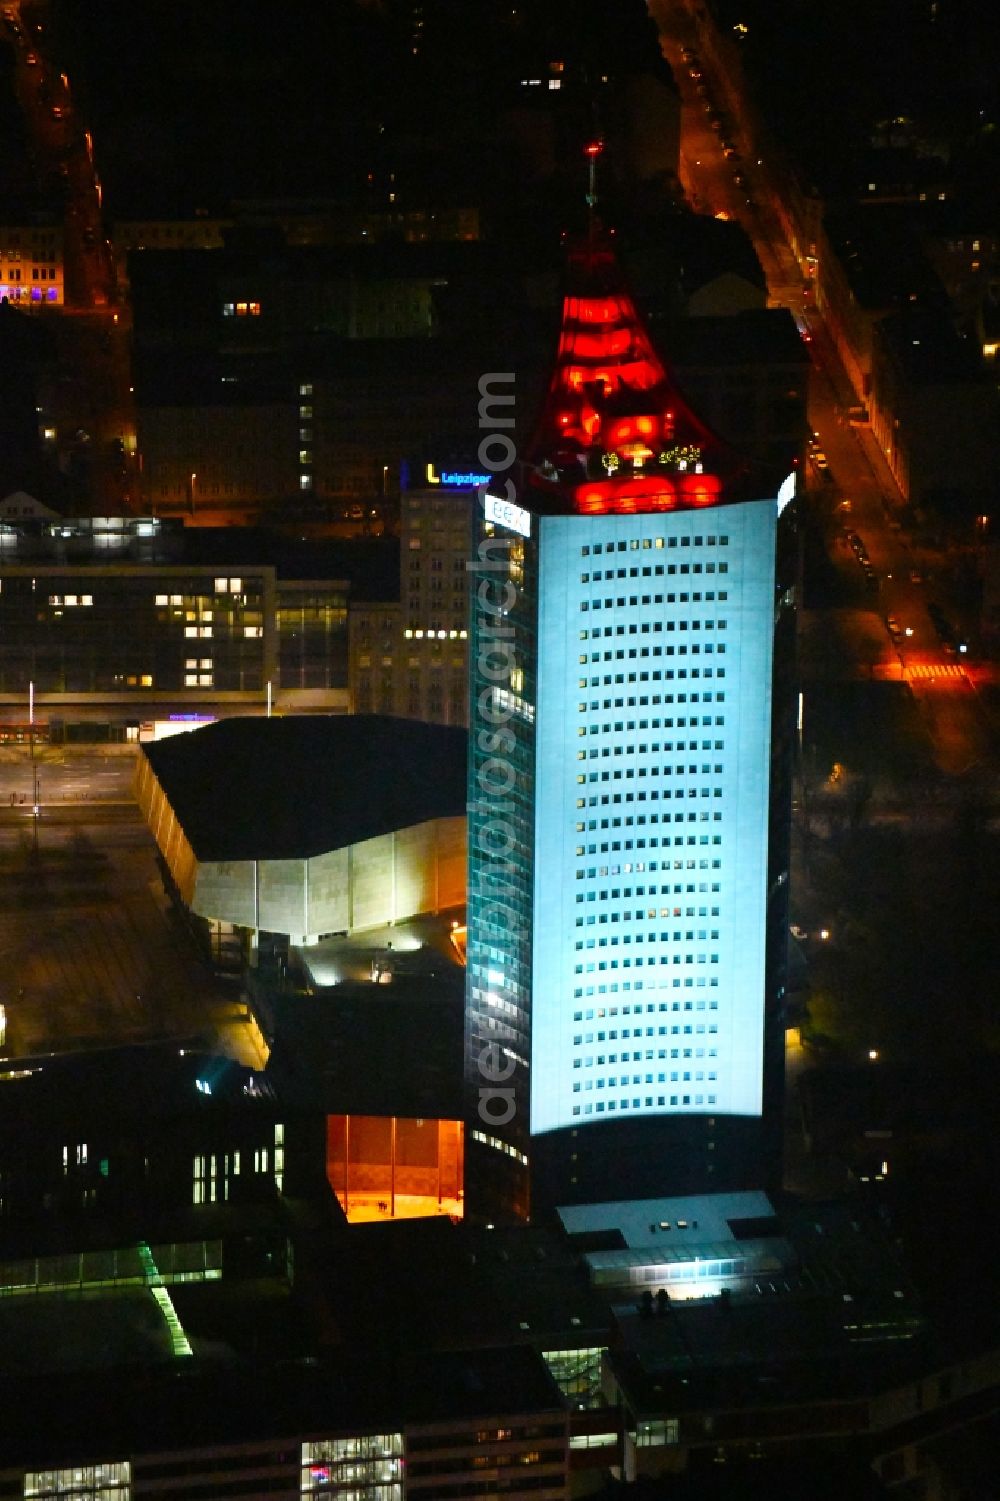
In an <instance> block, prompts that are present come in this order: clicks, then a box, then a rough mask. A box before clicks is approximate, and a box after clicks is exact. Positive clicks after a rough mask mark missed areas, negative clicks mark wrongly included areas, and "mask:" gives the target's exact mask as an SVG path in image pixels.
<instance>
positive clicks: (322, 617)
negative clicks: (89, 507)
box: [0, 502, 349, 741]
mask: <svg viewBox="0 0 1000 1501" xmlns="http://www.w3.org/2000/svg"><path fill="white" fill-rule="evenodd" d="M18 504H19V506H20V509H21V510H22V511H23V510H24V509H25V507H24V505H22V504H21V503H20V502H19V503H18ZM198 536H199V533H197V532H195V533H193V534H191V533H187V532H185V531H183V530H182V529H181V528H179V527H178V526H177V524H176V523H173V524H172V523H169V522H164V521H162V520H159V519H157V518H153V517H147V518H139V517H110V518H82V519H76V518H74V519H63V518H57V519H55V520H53V519H51V518H46V517H43V518H39V517H37V516H25V515H21V516H20V517H19V518H18V519H17V520H16V521H13V520H12V521H10V522H7V523H5V524H4V525H3V526H2V527H0V557H2V558H3V565H2V588H0V719H2V720H3V722H4V726H5V727H6V729H10V728H11V727H14V728H16V727H17V726H18V725H21V724H23V723H27V720H28V717H29V715H28V702H29V696H32V695H33V698H34V705H35V711H36V712H35V721H36V723H35V731H34V733H35V736H36V738H37V739H39V740H44V739H46V738H49V739H53V740H57V741H64V740H74V739H79V740H112V741H114V740H120V741H126V740H135V741H138V740H140V739H142V738H147V730H146V729H144V727H149V732H151V727H152V726H153V725H154V724H155V723H156V722H158V721H162V722H170V721H171V720H173V721H175V722H176V721H178V720H183V719H185V718H189V717H190V716H191V715H192V714H200V715H203V716H205V715H207V716H210V717H212V716H220V715H226V714H240V713H261V712H262V711H263V710H264V709H265V708H266V707H267V706H268V705H270V707H271V708H273V709H275V710H278V711H289V710H291V711H295V710H304V711H320V712H326V713H334V712H343V711H345V710H346V708H347V702H348V697H347V603H348V594H349V585H348V583H347V582H346V580H343V579H329V578H322V577H315V576H311V573H314V572H315V571H318V570H317V563H316V559H315V558H313V557H311V556H310V557H308V558H306V557H298V556H296V557H295V558H284V557H280V556H279V554H280V548H276V546H275V543H274V539H271V541H270V542H269V541H267V540H266V539H263V540H262V539H257V538H255V537H254V536H252V535H251V534H249V533H247V534H245V536H244V534H239V541H240V542H242V543H243V544H244V545H242V546H237V545H236V541H235V540H233V539H230V540H229V541H228V542H227V544H226V546H224V547H214V548H211V549H210V548H208V547H205V548H203V549H201V551H200V552H199V551H197V550H196V549H195V547H194V546H193V545H192V537H195V538H197V537H198ZM205 540H206V541H207V540H211V539H209V538H207V537H206V539H205ZM212 552H214V553H216V554H218V555H219V556H220V557H222V558H224V559H225V560H226V561H224V562H213V561H204V559H205V557H206V556H209V555H210V554H211V553H212ZM234 557H239V558H240V559H241V561H237V562H234V561H232V559H233V558H234ZM276 557H278V559H279V560H278V561H274V559H275V558H276ZM8 558H11V559H13V561H10V562H8V561H7V559H8ZM248 558H249V559H252V560H253V561H248ZM303 567H305V569H307V570H308V571H307V572H306V573H305V576H302V575H303ZM6 729H5V730H3V731H0V732H2V733H3V734H4V738H11V737H10V735H8V734H6Z"/></svg>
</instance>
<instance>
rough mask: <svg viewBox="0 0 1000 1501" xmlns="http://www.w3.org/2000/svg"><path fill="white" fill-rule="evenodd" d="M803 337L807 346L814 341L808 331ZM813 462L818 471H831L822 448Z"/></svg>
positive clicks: (813, 458) (816, 453) (814, 454)
mask: <svg viewBox="0 0 1000 1501" xmlns="http://www.w3.org/2000/svg"><path fill="white" fill-rule="evenodd" d="M802 337H803V339H804V340H805V341H806V343H807V344H808V343H810V341H811V340H812V334H811V333H810V332H809V330H808V329H805V330H803V333H802ZM812 461H813V463H814V464H815V465H816V468H817V469H820V470H822V469H829V467H830V464H829V460H828V459H827V456H826V454H825V453H824V452H823V450H822V448H817V449H816V450H815V452H814V453H813V456H812Z"/></svg>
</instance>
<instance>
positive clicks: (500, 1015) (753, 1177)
mask: <svg viewBox="0 0 1000 1501" xmlns="http://www.w3.org/2000/svg"><path fill="white" fill-rule="evenodd" d="M569 277H570V285H569V287H568V291H567V295H566V297H565V301H564V306H563V325H562V333H561V337H560V341H559V347H558V353H557V356H556V362H555V369H554V372H553V376H552V380H551V384H550V388H549V392H548V396H547V398H546V401H545V403H544V405H543V410H542V413H541V417H540V420H539V422H538V425H537V427H536V431H535V434H534V437H533V438H532V440H531V442H530V444H529V446H528V448H527V451H526V453H525V454H524V455H523V458H522V459H521V460H520V461H519V462H518V463H516V464H514V465H513V466H512V467H511V468H510V470H509V472H508V473H507V474H503V475H498V476H497V478H496V480H495V481H494V483H493V484H492V485H491V486H490V487H489V493H486V494H484V496H483V508H482V524H481V528H480V544H479V557H478V559H477V562H476V565H475V566H476V567H477V568H478V570H479V572H478V586H477V588H475V589H474V590H473V600H474V604H473V628H472V632H471V641H470V645H471V664H472V665H471V673H472V677H471V697H470V705H471V710H470V728H471V752H470V793H469V809H470V822H469V852H470V867H469V919H468V975H467V986H468V988H467V1009H466V1068H467V1082H468V1085H469V1089H470V1108H471V1111H472V1121H471V1132H470V1137H471V1139H470V1142H469V1147H470V1151H469V1164H470V1167H469V1208H470V1210H471V1211H472V1212H473V1213H475V1212H476V1209H477V1205H478V1207H481V1208H483V1209H484V1210H485V1211H486V1212H487V1213H499V1212H501V1211H502V1210H503V1209H506V1210H507V1211H509V1212H513V1213H518V1214H524V1213H526V1212H527V1211H528V1209H529V1206H530V1205H531V1204H532V1203H533V1202H534V1203H536V1204H537V1202H538V1200H539V1198H541V1199H542V1200H543V1201H552V1200H555V1201H557V1202H572V1201H573V1200H582V1199H588V1198H617V1197H631V1196H637V1195H645V1194H656V1193H678V1192H688V1191H695V1190H699V1191H706V1190H711V1189H712V1188H713V1187H718V1188H719V1189H722V1188H727V1187H736V1186H751V1185H753V1186H765V1185H766V1184H767V1183H769V1182H770V1181H772V1179H773V1175H774V1172H775V1169H776V1160H777V1155H778V1149H779V1148H780V1100H781V1083H782V1080H781V1064H782V1056H783V1052H782V1040H783V1034H782V1026H781V1005H782V997H783V973H784V954H785V945H786V942H787V868H788V823H789V813H788V809H789V801H788V794H789V785H788V775H787V768H788V765H789V760H790V745H791V715H790V706H791V693H790V691H789V682H790V673H789V668H790V652H791V643H792V641H793V636H794V625H793V611H792V608H791V605H792V594H791V590H790V589H786V588H785V586H784V584H783V583H782V579H781V575H782V572H783V568H782V566H781V565H780V564H779V562H778V559H779V557H780V556H781V554H782V550H783V549H782V548H781V547H779V526H778V516H779V510H780V509H781V500H779V494H778V492H779V486H778V484H777V482H776V477H775V476H755V475H754V474H753V473H752V472H751V471H750V469H749V467H748V466H747V465H745V464H743V463H742V462H741V461H740V459H739V458H738V456H736V455H735V454H733V453H732V452H731V451H730V450H728V449H727V447H726V446H725V445H724V444H723V443H721V442H720V441H719V440H718V439H717V438H716V437H715V436H714V435H713V434H712V433H711V432H710V431H709V430H708V429H707V428H706V426H705V425H704V424H703V423H702V422H701V421H700V420H699V419H698V417H697V416H696V415H695V414H694V413H693V412H692V411H691V410H690V408H689V407H688V406H687V405H686V403H685V401H684V399H683V397H682V396H681V394H680V393H679V392H678V390H677V389H676V387H675V385H674V383H673V381H672V379H671V377H670V375H669V373H668V371H667V368H666V367H665V365H664V363H663V362H662V360H661V359H660V357H659V356H658V354H657V353H656V352H655V350H654V348H653V346H652V343H651V341H650V338H649V335H648V333H647V332H646V330H645V328H644V326H643V324H642V322H641V320H640V318H639V316H638V315H637V312H636V309H635V307H634V305H633V303H632V301H631V299H630V297H629V296H628V295H627V293H626V292H625V290H624V288H623V286H622V282H621V278H620V274H619V271H618V267H617V264H616V261H615V258H614V256H613V255H612V253H611V251H610V250H609V249H608V248H607V247H606V245H604V244H601V243H598V242H595V241H594V240H593V238H592V239H591V241H590V242H589V243H588V245H587V246H586V247H585V248H583V249H581V250H580V251H578V252H577V253H576V254H574V255H572V256H571V257H570V261H569ZM787 488H790V487H782V492H781V498H782V499H784V498H785V494H786V493H787ZM780 530H781V531H782V532H783V531H784V526H782V528H781V529H780Z"/></svg>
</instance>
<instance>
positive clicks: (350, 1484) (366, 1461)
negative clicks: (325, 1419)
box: [301, 1433, 403, 1501]
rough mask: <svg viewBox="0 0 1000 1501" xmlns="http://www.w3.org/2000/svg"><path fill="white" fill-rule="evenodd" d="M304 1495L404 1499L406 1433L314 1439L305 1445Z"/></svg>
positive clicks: (349, 1500)
mask: <svg viewBox="0 0 1000 1501" xmlns="http://www.w3.org/2000/svg"><path fill="white" fill-rule="evenodd" d="M301 1494H302V1495H303V1496H339V1497H340V1498H342V1501H402V1496H403V1435H402V1434H401V1433H366V1434H363V1435H361V1436H360V1437H357V1438H325V1439H312V1440H310V1441H309V1442H307V1443H304V1444H303V1445H302V1484H301Z"/></svg>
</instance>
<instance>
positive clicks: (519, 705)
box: [465, 523, 538, 1214]
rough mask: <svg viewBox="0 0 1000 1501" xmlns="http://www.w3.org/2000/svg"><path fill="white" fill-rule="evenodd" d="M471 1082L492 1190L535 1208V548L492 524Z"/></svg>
mask: <svg viewBox="0 0 1000 1501" xmlns="http://www.w3.org/2000/svg"><path fill="white" fill-rule="evenodd" d="M472 570H473V571H472V616H471V629H470V633H469V634H470V642H469V644H470V685H471V687H470V700H469V701H470V715H469V719H470V723H469V798H468V809H469V879H468V897H467V902H468V917H467V922H468V940H467V950H466V954H467V975H466V986H467V990H466V1029H465V1042H466V1084H467V1089H468V1094H469V1099H468V1107H467V1108H468V1110H469V1118H470V1120H472V1121H473V1122H474V1125H475V1130H474V1131H473V1133H472V1142H473V1143H475V1145H474V1146H473V1145H472V1144H470V1149H469V1160H470V1164H471V1163H472V1162H473V1153H475V1176H476V1178H477V1180H478V1182H479V1183H480V1184H481V1185H482V1191H483V1197H484V1200H488V1201H489V1202H491V1203H493V1202H496V1203H498V1204H501V1205H503V1206H504V1207H505V1208H507V1209H509V1210H510V1211H511V1212H512V1213H515V1214H526V1213H527V1210H528V1172H527V1170H528V1166H529V1114H528V1112H529V1105H530V1082H529V1054H530V1049H531V951H532V943H531V938H532V901H533V887H534V819H535V709H534V704H535V672H536V664H537V658H538V652H537V646H536V614H537V604H536V597H537V585H536V580H537V552H536V548H535V543H534V540H533V539H532V538H530V537H522V536H514V535H510V534H505V533H503V532H501V531H500V530H498V529H496V528H494V527H493V526H492V525H491V524H489V523H484V529H483V531H482V533H481V537H480V542H479V546H478V549H477V555H476V557H475V559H474V560H473V563H472Z"/></svg>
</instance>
